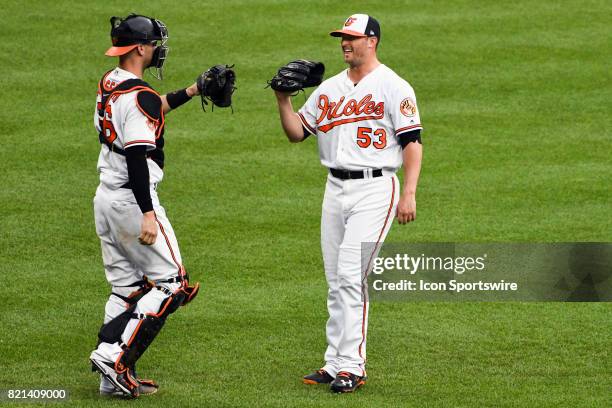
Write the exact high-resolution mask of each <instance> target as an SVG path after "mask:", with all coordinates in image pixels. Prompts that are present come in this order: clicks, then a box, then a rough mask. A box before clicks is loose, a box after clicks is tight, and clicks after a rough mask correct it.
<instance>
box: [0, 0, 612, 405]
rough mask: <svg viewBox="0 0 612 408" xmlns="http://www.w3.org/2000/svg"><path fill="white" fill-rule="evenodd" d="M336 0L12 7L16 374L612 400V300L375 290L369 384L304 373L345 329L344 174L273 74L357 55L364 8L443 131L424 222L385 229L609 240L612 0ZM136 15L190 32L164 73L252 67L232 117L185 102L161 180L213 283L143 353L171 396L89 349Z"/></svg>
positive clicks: (17, 380)
mask: <svg viewBox="0 0 612 408" xmlns="http://www.w3.org/2000/svg"><path fill="white" fill-rule="evenodd" d="M339 4H341V3H340V2H321V1H312V2H297V1H275V0H259V1H226V2H210V1H204V2H195V1H181V2H176V3H170V2H157V1H147V2H142V3H140V4H137V3H136V2H134V3H132V4H130V5H129V6H126V5H125V2H120V1H107V2H83V3H79V4H76V3H73V2H69V1H57V2H39V1H20V2H17V1H13V0H8V1H4V2H3V4H2V8H1V10H0V16H1V17H2V18H1V21H2V23H3V33H4V35H3V41H2V42H1V43H0V51H1V52H0V62H1V66H2V70H3V73H2V75H0V88H1V94H0V134H1V135H2V141H3V143H2V147H1V148H0V168H1V170H2V171H1V173H2V176H1V178H0V180H1V181H0V183H1V184H0V185H1V189H0V205H1V207H0V225H1V230H0V231H1V233H0V261H1V262H0V286H1V287H2V288H3V293H4V295H3V299H2V303H3V306H2V308H1V312H0V388H5V389H6V388H35V387H36V388H41V387H44V388H50V387H61V388H66V389H68V390H69V391H70V393H71V396H70V401H69V402H67V403H64V404H65V405H73V406H124V405H127V404H129V405H130V406H153V407H157V406H166V407H179V406H203V407H238V406H242V407H254V406H276V407H290V406H327V407H335V406H339V407H344V406H346V407H359V406H364V407H603V406H610V405H611V404H612V400H611V397H610V395H611V394H610V390H611V389H612V356H611V354H610V350H611V349H612V337H611V333H612V317H611V316H612V306H611V305H610V303H599V304H586V303H573V304H570V303H487V304H485V303H453V304H446V303H390V302H380V303H376V304H373V305H372V312H371V315H370V331H369V336H368V346H369V347H368V351H369V354H368V360H369V363H368V368H369V370H368V374H369V376H370V382H369V383H368V385H367V386H366V387H364V388H363V389H361V390H359V392H357V393H356V394H354V395H343V396H338V395H332V394H331V393H329V391H328V390H327V389H326V388H325V387H321V388H312V387H307V386H304V385H302V384H301V382H300V377H301V376H302V375H303V374H305V373H306V372H308V371H310V370H312V369H316V368H318V367H319V366H320V365H321V363H322V361H321V360H322V352H323V350H324V346H325V338H324V331H323V329H324V323H325V320H326V309H325V296H326V288H327V287H326V284H325V280H324V275H323V271H322V262H321V258H320V246H319V217H320V205H321V199H322V194H323V186H324V179H325V169H324V168H322V167H321V166H320V164H319V162H318V155H317V150H316V142H315V140H310V139H309V140H308V141H307V142H306V143H303V144H300V145H290V144H289V143H287V141H286V139H285V137H284V135H283V133H282V130H281V128H280V124H279V122H278V113H277V111H276V107H275V99H274V97H273V94H272V91H271V90H269V89H264V85H265V83H266V80H267V79H269V78H270V77H271V76H272V75H273V73H274V72H275V70H276V69H277V68H278V66H280V65H281V64H284V63H286V62H288V61H289V60H291V59H295V58H310V59H317V60H321V61H323V62H324V63H325V64H326V66H327V75H326V76H330V75H332V74H334V73H336V72H338V71H339V70H341V69H343V68H344V66H343V63H342V57H341V53H340V48H339V43H338V40H336V39H332V38H331V37H329V36H328V35H327V33H328V32H329V31H330V30H332V29H334V28H337V27H339V26H340V24H341V23H342V22H343V21H344V19H345V18H346V17H347V16H348V15H350V14H352V13H354V12H365V13H370V14H372V15H374V16H375V17H377V18H378V20H379V21H380V23H381V27H382V42H381V46H380V48H379V57H380V59H381V60H382V62H384V63H385V64H387V65H388V66H390V67H391V68H393V69H394V70H395V71H396V72H398V73H399V74H400V75H401V76H403V77H405V78H406V79H407V80H408V81H409V82H410V83H411V84H412V85H413V87H414V88H415V90H416V94H417V97H418V100H419V108H420V111H421V117H422V120H423V124H424V126H425V131H424V133H423V140H424V149H425V156H424V163H423V171H422V177H421V182H420V185H419V191H418V197H417V201H418V206H419V207H418V208H419V210H418V211H419V212H418V219H417V221H416V223H414V224H411V225H409V226H403V227H402V226H399V225H395V226H394V227H393V229H392V231H391V233H390V235H389V238H388V241H390V242H410V241H415V242H453V241H457V242H507V241H511V242H564V241H603V242H609V241H612V223H611V221H610V219H611V218H610V196H611V188H610V180H611V179H612V166H611V163H610V152H611V151H612V149H611V133H610V125H611V121H610V118H611V116H610V113H609V103H610V92H611V83H610V72H609V69H610V56H611V55H610V26H609V16H610V13H611V11H612V8H611V7H610V4H609V2H605V1H559V2H535V1H513V2H487V1H480V2H478V1H451V2H427V3H424V2H418V3H417V2H413V1H409V2H399V1H385V2H380V3H377V4H375V3H373V2H371V3H367V2H351V3H350V5H339ZM132 11H137V12H139V13H143V14H149V15H154V16H156V17H157V18H160V19H162V20H163V21H164V22H165V23H166V24H167V25H168V27H169V31H170V36H171V38H170V46H171V47H172V50H171V53H170V55H169V60H168V62H167V66H166V71H165V74H166V78H165V80H164V81H163V82H161V83H160V82H157V81H156V80H154V79H152V78H151V77H149V78H148V80H149V81H150V82H151V83H152V84H153V85H154V86H156V87H157V89H159V90H160V91H162V92H167V91H171V90H175V89H178V88H181V87H184V86H186V85H188V84H190V83H191V82H192V81H193V79H194V78H195V77H196V76H197V74H198V73H199V72H200V71H202V70H203V69H206V68H208V67H209V66H211V65H213V64H217V63H235V64H236V71H237V74H238V83H237V86H238V90H237V91H236V94H235V105H234V108H235V113H234V114H233V115H232V114H231V113H230V111H229V110H221V109H219V110H215V112H213V113H211V112H210V111H209V112H207V113H203V112H202V111H201V109H200V107H199V101H195V100H194V101H193V102H191V103H190V104H189V105H188V106H186V107H184V108H182V109H180V110H179V111H176V112H173V113H171V114H170V115H168V118H167V122H168V124H167V128H166V129H167V133H166V143H167V144H166V146H167V147H166V149H165V151H166V155H167V167H166V176H165V180H164V182H163V184H162V186H161V190H160V196H161V200H162V203H163V205H164V206H165V207H166V209H167V212H168V215H169V217H170V219H171V221H172V223H173V225H174V228H175V230H176V233H177V236H178V239H179V243H180V245H181V252H182V254H183V258H184V262H185V266H186V268H187V270H188V271H189V272H190V273H191V275H192V277H193V278H194V279H195V280H199V281H201V282H202V285H203V291H202V292H201V294H200V296H199V297H198V298H197V299H196V301H195V302H194V303H193V304H191V305H190V306H188V307H186V308H184V309H181V310H180V311H179V312H178V313H176V314H174V315H173V316H172V317H171V318H170V319H169V321H168V324H167V325H166V327H165V328H164V330H163V331H162V332H161V334H160V336H159V337H158V339H157V340H156V342H155V343H154V344H153V346H152V347H151V348H150V349H149V351H148V352H147V354H145V356H144V357H143V358H142V360H141V361H140V362H139V367H140V372H141V374H143V375H147V376H150V377H153V378H155V379H156V380H158V381H159V382H160V384H161V387H162V388H161V390H160V392H159V393H158V394H157V395H155V396H152V397H148V398H142V399H140V400H137V401H132V402H126V401H108V400H101V399H100V398H99V397H98V395H97V386H98V380H97V377H96V375H94V374H93V373H91V372H90V370H89V368H90V366H89V362H88V356H89V353H90V351H91V350H92V348H93V347H94V345H95V342H96V333H97V330H98V327H99V325H100V323H101V320H102V318H103V307H104V304H105V302H106V299H107V295H108V293H109V289H108V286H107V284H106V281H105V279H104V273H103V269H102V262H101V256H100V248H99V242H98V239H97V237H96V235H95V230H94V224H93V210H92V199H93V195H94V192H95V188H96V186H97V173H96V160H97V155H98V152H99V149H100V145H99V143H98V141H97V135H96V134H95V132H94V130H93V126H92V115H93V109H94V98H95V92H96V83H97V81H98V80H99V78H100V76H101V74H102V73H103V72H105V70H107V69H110V68H112V67H113V66H114V63H115V62H114V61H113V60H111V59H109V58H107V57H104V55H103V53H104V51H105V50H106V48H107V47H108V46H109V44H110V41H109V38H108V32H109V23H108V19H109V18H110V16H112V15H126V14H128V13H129V12H132ZM606 21H608V23H606ZM606 27H608V28H606ZM145 79H147V78H146V77H145ZM303 100H304V98H303V96H302V95H300V96H297V97H296V98H294V104H295V106H299V105H301V103H303ZM19 406H25V404H21V405H19Z"/></svg>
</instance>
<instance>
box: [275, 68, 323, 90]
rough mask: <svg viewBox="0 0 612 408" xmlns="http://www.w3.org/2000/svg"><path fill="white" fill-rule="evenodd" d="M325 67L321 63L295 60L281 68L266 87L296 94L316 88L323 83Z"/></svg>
mask: <svg viewBox="0 0 612 408" xmlns="http://www.w3.org/2000/svg"><path fill="white" fill-rule="evenodd" d="M324 73H325V65H323V63H322V62H315V61H306V60H295V61H291V62H290V63H288V64H287V65H285V66H284V67H281V68H280V69H279V70H278V72H277V73H276V75H274V78H272V79H271V80H270V81H268V85H269V86H270V87H272V89H274V90H275V91H279V92H291V93H294V94H295V93H297V92H299V91H302V90H304V88H309V87H311V86H317V85H319V84H320V83H321V82H322V81H323V74H324Z"/></svg>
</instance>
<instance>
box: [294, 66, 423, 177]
mask: <svg viewBox="0 0 612 408" xmlns="http://www.w3.org/2000/svg"><path fill="white" fill-rule="evenodd" d="M298 115H299V116H300V119H301V120H302V124H303V125H304V127H305V128H306V129H307V130H308V131H309V132H310V133H311V134H313V135H315V136H317V140H318V145H319V155H320V156H321V164H322V165H323V166H325V167H331V168H337V169H346V170H362V169H367V168H372V169H384V170H388V171H391V172H396V171H397V169H398V168H399V167H400V166H401V165H402V147H401V145H400V143H399V140H398V138H397V135H399V134H401V133H403V132H408V131H412V130H417V129H422V126H421V120H420V118H419V111H418V108H417V104H416V97H415V94H414V90H413V89H412V87H411V86H410V84H408V82H406V81H405V80H404V79H402V78H400V77H399V75H397V74H396V73H395V72H393V70H391V69H390V68H388V67H387V66H385V65H383V64H381V65H379V66H378V67H376V68H375V69H374V70H373V71H372V72H370V73H369V74H368V75H366V76H365V77H364V78H363V79H362V80H361V81H360V82H359V83H358V84H357V85H354V84H353V82H352V81H351V80H350V79H349V76H348V69H347V70H344V71H342V72H340V73H339V74H338V75H336V76H333V77H331V78H329V79H327V80H326V81H324V82H323V83H322V84H321V85H320V86H319V87H318V88H317V89H316V90H315V91H314V92H313V93H312V95H310V98H308V101H307V102H306V103H305V104H304V106H303V107H302V108H301V109H300V110H299V112H298Z"/></svg>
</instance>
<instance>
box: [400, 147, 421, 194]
mask: <svg viewBox="0 0 612 408" xmlns="http://www.w3.org/2000/svg"><path fill="white" fill-rule="evenodd" d="M402 156H403V160H404V186H403V194H413V195H414V194H416V189H417V184H418V182H419V174H420V173H421V160H422V158H423V145H421V144H420V143H418V142H413V143H409V144H408V145H407V146H406V147H405V148H404V150H403V151H402Z"/></svg>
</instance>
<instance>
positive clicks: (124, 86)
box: [97, 71, 164, 156]
mask: <svg viewBox="0 0 612 408" xmlns="http://www.w3.org/2000/svg"><path fill="white" fill-rule="evenodd" d="M110 72H111V71H108V72H107V73H106V74H104V76H103V77H102V79H101V80H100V83H99V84H98V89H99V90H100V94H101V97H102V99H101V102H100V103H99V104H98V106H97V108H98V118H100V120H104V115H105V111H106V106H107V105H108V101H109V100H110V99H111V97H113V96H115V95H116V96H119V95H122V94H126V93H130V92H134V91H140V90H148V91H151V92H155V90H154V89H153V88H151V86H150V85H149V84H148V83H146V82H145V81H143V80H142V79H139V78H131V79H126V80H125V81H123V82H120V83H119V84H118V85H117V86H115V87H114V88H112V89H111V90H109V91H108V90H106V88H105V87H104V81H105V79H106V77H107V76H108V74H109V73H110ZM155 93H156V92H155ZM161 115H162V116H161V120H160V126H159V128H158V129H157V134H158V135H161V134H163V127H164V120H163V111H162V112H161ZM100 128H101V130H100V133H99V134H98V139H99V140H100V144H104V145H106V146H107V147H108V148H109V149H110V151H111V152H115V153H117V154H119V155H121V156H125V150H123V149H122V148H120V147H118V146H117V145H115V144H114V143H111V142H109V141H108V139H107V138H106V137H105V135H104V128H103V126H100Z"/></svg>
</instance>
